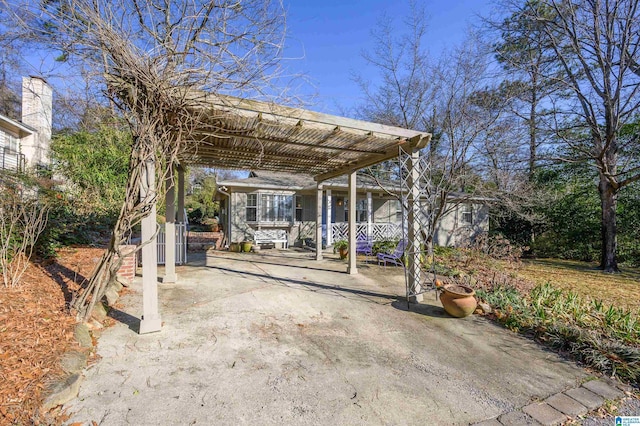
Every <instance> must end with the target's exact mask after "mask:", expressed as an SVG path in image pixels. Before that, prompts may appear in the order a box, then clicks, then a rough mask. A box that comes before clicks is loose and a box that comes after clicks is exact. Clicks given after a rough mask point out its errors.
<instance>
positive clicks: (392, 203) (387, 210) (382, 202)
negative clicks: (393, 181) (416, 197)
mask: <svg viewBox="0 0 640 426" xmlns="http://www.w3.org/2000/svg"><path fill="white" fill-rule="evenodd" d="M399 211H401V210H400V202H399V201H398V200H395V199H384V198H382V199H380V198H374V199H373V221H374V222H387V223H395V224H398V225H402V215H399V214H398V212H399Z"/></svg>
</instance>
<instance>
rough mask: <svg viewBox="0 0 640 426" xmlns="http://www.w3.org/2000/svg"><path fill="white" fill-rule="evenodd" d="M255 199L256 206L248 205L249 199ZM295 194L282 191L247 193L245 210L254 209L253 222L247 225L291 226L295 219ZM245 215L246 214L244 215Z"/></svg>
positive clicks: (249, 221) (248, 221)
mask: <svg viewBox="0 0 640 426" xmlns="http://www.w3.org/2000/svg"><path fill="white" fill-rule="evenodd" d="M250 196H251V197H253V198H255V200H256V201H255V203H256V205H255V206H253V205H249V197H250ZM294 202H295V193H293V192H282V191H256V192H249V193H247V203H246V210H248V209H255V213H256V215H255V220H249V215H248V214H247V215H246V221H247V223H252V224H258V225H265V224H266V225H268V224H276V225H279V224H291V223H293V222H294V219H295V210H296V209H295V204H294ZM245 214H246V213H245Z"/></svg>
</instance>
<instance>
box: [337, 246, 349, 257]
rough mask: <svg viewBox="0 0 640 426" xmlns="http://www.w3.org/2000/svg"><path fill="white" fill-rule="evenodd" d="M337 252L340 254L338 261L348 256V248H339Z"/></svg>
mask: <svg viewBox="0 0 640 426" xmlns="http://www.w3.org/2000/svg"><path fill="white" fill-rule="evenodd" d="M338 252H339V253H340V259H346V258H347V256H348V255H349V247H341V248H339V249H338Z"/></svg>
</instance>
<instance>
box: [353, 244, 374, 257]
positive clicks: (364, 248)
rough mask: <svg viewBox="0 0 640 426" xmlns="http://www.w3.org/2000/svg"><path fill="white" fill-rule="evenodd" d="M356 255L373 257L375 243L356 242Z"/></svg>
mask: <svg viewBox="0 0 640 426" xmlns="http://www.w3.org/2000/svg"><path fill="white" fill-rule="evenodd" d="M356 254H364V255H365V256H373V241H370V240H358V241H356Z"/></svg>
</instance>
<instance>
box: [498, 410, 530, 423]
mask: <svg viewBox="0 0 640 426" xmlns="http://www.w3.org/2000/svg"><path fill="white" fill-rule="evenodd" d="M498 421H499V422H500V423H501V424H502V425H504V426H535V425H539V424H540V423H538V422H536V421H535V420H533V419H532V418H531V417H529V416H528V415H527V414H525V413H523V412H522V411H511V412H509V413H505V414H503V415H501V416H500V417H498Z"/></svg>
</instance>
